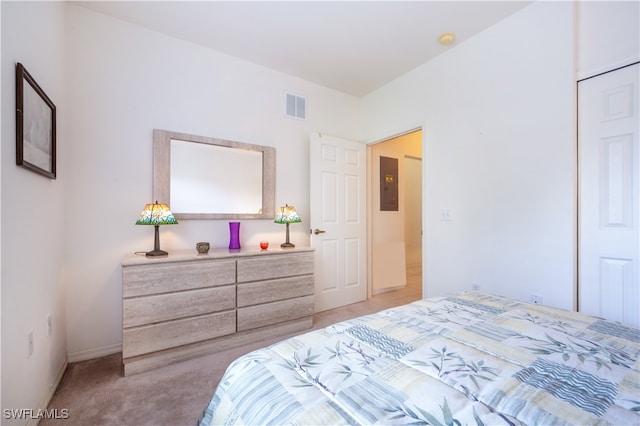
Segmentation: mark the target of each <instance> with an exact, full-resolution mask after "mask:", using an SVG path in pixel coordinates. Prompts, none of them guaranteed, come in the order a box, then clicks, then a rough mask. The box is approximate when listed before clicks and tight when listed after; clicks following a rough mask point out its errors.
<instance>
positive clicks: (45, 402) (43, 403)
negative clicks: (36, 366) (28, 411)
mask: <svg viewBox="0 0 640 426" xmlns="http://www.w3.org/2000/svg"><path fill="white" fill-rule="evenodd" d="M67 365H69V363H68V361H66V360H65V362H63V363H62V366H61V367H60V369H59V370H58V373H56V377H55V378H54V379H53V382H52V383H51V385H50V386H49V389H48V390H47V392H46V393H45V395H44V396H43V397H42V398H41V399H40V401H39V402H38V405H37V406H36V409H35V412H44V411H45V410H46V408H47V407H48V406H49V402H51V398H53V394H54V393H56V389H58V386H59V385H60V382H61V381H62V377H63V376H64V373H65V371H67ZM39 422H40V419H38V418H37V417H36V416H34V417H31V418H30V419H29V420H28V421H27V426H36V425H37V424H38V423H39Z"/></svg>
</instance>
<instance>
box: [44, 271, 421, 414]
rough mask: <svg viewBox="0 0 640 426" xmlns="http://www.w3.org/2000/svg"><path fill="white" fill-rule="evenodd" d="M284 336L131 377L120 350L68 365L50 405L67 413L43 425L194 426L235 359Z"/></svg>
mask: <svg viewBox="0 0 640 426" xmlns="http://www.w3.org/2000/svg"><path fill="white" fill-rule="evenodd" d="M418 281H419V280H418ZM420 289H421V284H420V283H419V282H417V281H416V280H410V282H409V284H408V285H407V287H406V288H405V289H403V290H398V291H394V292H389V293H384V294H381V295H377V296H374V297H373V298H371V299H370V300H368V301H365V302H361V303H356V304H353V305H349V306H345V307H342V308H338V309H333V310H331V311H326V312H321V313H319V314H316V315H315V316H314V324H313V328H314V329H317V328H323V327H326V326H328V325H330V324H333V323H335V322H339V321H343V320H345V319H349V318H353V317H356V316H360V315H366V314H369V313H373V312H377V311H379V310H381V309H384V308H388V307H392V306H397V305H400V304H404V303H409V302H411V301H413V300H417V299H420V298H421V291H420ZM284 337H288V336H284ZM284 337H279V338H277V339H271V340H263V341H260V342H256V343H255V344H252V345H249V346H243V347H241V348H236V349H231V350H227V351H224V352H220V353H217V354H214V355H210V356H205V357H201V358H197V359H193V360H189V361H185V362H181V363H178V364H174V365H171V366H167V367H162V368H158V369H155V370H152V371H148V372H145V373H141V374H136V375H133V376H129V377H123V376H122V374H121V356H120V354H116V355H111V356H107V357H103V358H98V359H94V360H89V361H83V362H78V363H74V364H70V365H69V366H68V368H67V371H66V372H65V374H64V377H63V378H62V381H61V383H60V386H59V387H58V389H57V390H56V392H55V394H54V395H53V398H52V399H51V402H50V404H49V408H50V409H58V410H62V409H67V410H68V413H69V417H68V418H67V419H66V420H55V419H48V420H42V421H41V422H40V423H39V424H40V426H47V425H59V424H64V425H79V426H80V425H81V426H90V425H136V426H137V425H154V426H158V425H176V426H177V425H195V424H196V423H197V421H198V419H199V417H200V415H201V413H202V411H203V410H204V409H205V407H206V406H207V404H208V402H209V400H210V399H211V395H212V394H213V391H214V390H215V388H216V386H217V384H218V382H219V380H220V378H221V377H222V375H223V374H224V371H225V369H226V368H227V366H228V365H229V363H230V362H231V361H232V360H234V359H235V358H237V357H239V356H241V355H243V354H245V353H247V352H250V351H252V350H254V349H257V348H260V347H263V346H267V345H269V344H271V343H273V342H275V341H278V340H281V339H283V338H284Z"/></svg>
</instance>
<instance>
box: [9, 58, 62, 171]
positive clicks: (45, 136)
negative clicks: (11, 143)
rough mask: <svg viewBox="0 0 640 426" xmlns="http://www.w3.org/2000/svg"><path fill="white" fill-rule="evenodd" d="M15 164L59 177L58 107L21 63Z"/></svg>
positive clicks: (17, 74)
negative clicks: (57, 159) (57, 163)
mask: <svg viewBox="0 0 640 426" xmlns="http://www.w3.org/2000/svg"><path fill="white" fill-rule="evenodd" d="M16 164H17V165H18V166H22V167H24V168H26V169H29V170H31V171H33V172H35V173H38V174H41V175H42V176H46V177H48V178H50V179H55V178H56V106H55V105H54V104H53V102H51V99H49V97H48V96H47V94H46V93H45V92H44V90H42V88H41V87H40V86H39V85H38V83H36V81H35V80H34V78H33V77H32V76H31V74H29V72H28V71H27V70H26V69H25V67H24V66H23V65H22V64H21V63H19V62H18V63H17V64H16Z"/></svg>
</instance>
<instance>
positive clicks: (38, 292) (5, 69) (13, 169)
mask: <svg viewBox="0 0 640 426" xmlns="http://www.w3.org/2000/svg"><path fill="white" fill-rule="evenodd" d="M1 8H2V68H1V72H2V116H1V119H2V154H1V158H2V165H1V183H2V189H1V191H2V201H1V202H2V223H1V229H2V259H1V262H2V275H1V280H2V281H1V282H2V408H3V409H4V408H13V409H19V408H44V407H46V404H47V402H48V400H49V398H50V397H51V395H52V394H53V391H54V390H55V389H54V386H55V384H56V380H58V379H59V375H60V374H61V373H62V371H63V367H64V365H65V360H66V327H65V324H66V318H65V309H64V277H63V275H64V268H63V248H64V239H65V234H64V227H65V215H64V210H65V208H64V192H65V185H66V182H67V178H68V165H69V163H68V161H67V160H66V156H67V153H68V142H67V138H66V135H67V132H66V126H65V121H66V117H67V111H66V102H65V92H64V71H65V66H64V55H65V50H64V23H65V19H64V5H63V4H62V3H58V2H23V3H17V2H5V1H3V2H2V3H1ZM16 62H21V63H22V64H23V65H24V66H25V67H26V69H27V70H28V71H29V73H30V74H31V75H32V76H33V77H34V79H35V80H36V81H37V82H38V84H39V85H40V86H41V87H42V88H43V90H44V91H45V92H46V93H47V95H48V96H49V97H50V98H51V99H52V101H53V102H54V103H55V105H56V107H57V118H58V121H57V124H58V132H57V141H58V151H57V152H58V170H59V173H58V179H56V180H50V179H48V178H45V177H43V176H40V175H37V174H35V173H33V172H31V171H28V170H27V169H24V168H21V167H18V166H16V164H15V158H16V151H15V146H16V145H15V63H16ZM49 314H50V315H51V317H52V320H53V330H52V331H53V333H52V335H51V336H48V333H47V315H49ZM29 332H33V336H34V352H33V355H31V356H30V357H27V355H28V340H27V335H28V334H29ZM3 414H4V412H3ZM26 421H27V420H26V419H22V420H8V419H4V418H3V419H2V424H24V423H25V422H26Z"/></svg>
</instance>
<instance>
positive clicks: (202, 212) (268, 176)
mask: <svg viewBox="0 0 640 426" xmlns="http://www.w3.org/2000/svg"><path fill="white" fill-rule="evenodd" d="M275 151H276V150H275V148H273V147H268V146H262V145H253V144H248V143H243V142H235V141H229V140H224V139H216V138H210V137H205V136H195V135H188V134H184V133H177V132H170V131H167V130H159V129H154V131H153V198H154V201H155V200H158V202H161V203H167V204H168V205H169V208H170V209H171V211H172V213H173V214H174V215H175V216H176V217H177V218H178V219H273V218H274V216H275Z"/></svg>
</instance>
